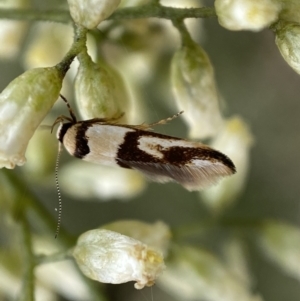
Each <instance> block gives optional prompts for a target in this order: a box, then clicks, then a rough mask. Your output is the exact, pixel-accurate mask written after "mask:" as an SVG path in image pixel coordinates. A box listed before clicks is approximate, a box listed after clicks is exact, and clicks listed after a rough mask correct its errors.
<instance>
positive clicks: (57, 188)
mask: <svg viewBox="0 0 300 301" xmlns="http://www.w3.org/2000/svg"><path fill="white" fill-rule="evenodd" d="M62 150H63V148H62V143H59V145H58V153H57V157H56V163H55V186H56V190H57V196H58V216H57V225H56V231H55V238H57V236H58V234H59V230H60V224H61V215H62V199H61V193H60V188H59V183H58V166H59V159H60V155H61V153H62Z"/></svg>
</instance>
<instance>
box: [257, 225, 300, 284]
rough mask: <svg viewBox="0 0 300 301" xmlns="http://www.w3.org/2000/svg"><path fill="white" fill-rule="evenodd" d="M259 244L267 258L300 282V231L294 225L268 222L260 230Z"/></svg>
mask: <svg viewBox="0 0 300 301" xmlns="http://www.w3.org/2000/svg"><path fill="white" fill-rule="evenodd" d="M259 242H260V245H261V246H262V248H263V251H264V253H265V255H266V256H268V257H269V258H270V259H271V260H272V261H273V262H275V263H276V264H278V265H279V266H280V267H281V268H282V270H283V271H285V272H286V273H288V274H289V275H291V276H293V277H295V278H297V279H298V280H300V261H299V258H300V229H299V227H294V226H292V225H289V224H286V223H282V222H277V221H272V220H269V221H266V222H265V223H263V225H262V227H261V228H259Z"/></svg>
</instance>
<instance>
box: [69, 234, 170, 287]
mask: <svg viewBox="0 0 300 301" xmlns="http://www.w3.org/2000/svg"><path fill="white" fill-rule="evenodd" d="M73 256H74V257H75V259H76V262H77V264H78V266H79V268H80V269H81V271H82V272H83V274H85V275H86V276H87V277H89V278H91V279H94V280H97V281H99V282H104V283H112V284H119V283H125V282H128V281H136V283H135V285H134V286H135V288H136V289H142V288H143V287H144V286H151V285H153V284H154V281H155V279H156V278H157V277H158V276H159V274H160V273H161V272H162V270H163V269H164V267H165V265H164V261H163V257H162V255H161V254H160V253H159V252H158V251H155V250H153V249H152V248H150V247H148V246H147V245H145V244H143V243H141V242H140V241H138V240H135V239H133V238H131V237H128V236H125V235H122V234H119V233H117V232H113V231H109V230H101V229H95V230H90V231H87V232H85V233H83V234H82V235H81V236H80V237H79V239H78V241H77V245H76V246H75V249H74V251H73Z"/></svg>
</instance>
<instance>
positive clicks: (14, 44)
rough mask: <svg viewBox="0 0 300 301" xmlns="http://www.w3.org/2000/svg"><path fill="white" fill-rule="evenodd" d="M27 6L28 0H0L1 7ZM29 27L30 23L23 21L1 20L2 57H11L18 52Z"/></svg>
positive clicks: (19, 7)
mask: <svg viewBox="0 0 300 301" xmlns="http://www.w3.org/2000/svg"><path fill="white" fill-rule="evenodd" d="M27 7H28V0H9V1H0V9H22V8H27ZM3 19H4V18H3ZM27 27H28V24H27V23H26V22H23V21H15V20H0V45H1V47H0V58H4V59H11V58H14V57H15V56H16V55H17V54H18V52H19V51H20V48H21V47H20V46H21V43H22V40H23V37H24V34H25V32H26V30H27Z"/></svg>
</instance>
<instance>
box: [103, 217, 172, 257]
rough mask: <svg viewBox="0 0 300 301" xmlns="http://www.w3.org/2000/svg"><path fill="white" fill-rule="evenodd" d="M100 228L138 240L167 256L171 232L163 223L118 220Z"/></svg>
mask: <svg viewBox="0 0 300 301" xmlns="http://www.w3.org/2000/svg"><path fill="white" fill-rule="evenodd" d="M101 228H102V229H106V230H110V231H115V232H118V233H121V234H123V235H126V236H130V237H132V238H134V239H137V240H140V241H141V242H142V243H144V244H146V245H148V246H150V247H151V248H154V249H155V250H159V251H160V252H161V253H162V254H164V255H167V252H168V249H169V244H170V238H171V231H170V228H169V227H168V225H166V224H165V223H163V222H160V221H158V222H155V223H153V224H149V223H145V222H141V221H138V220H120V221H116V222H113V223H110V224H106V225H103V226H102V227H101Z"/></svg>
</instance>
